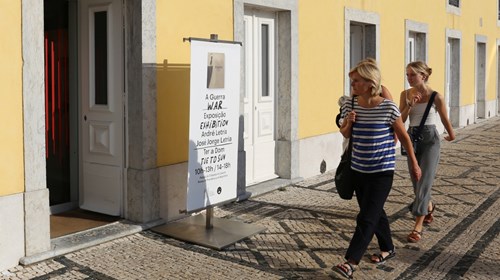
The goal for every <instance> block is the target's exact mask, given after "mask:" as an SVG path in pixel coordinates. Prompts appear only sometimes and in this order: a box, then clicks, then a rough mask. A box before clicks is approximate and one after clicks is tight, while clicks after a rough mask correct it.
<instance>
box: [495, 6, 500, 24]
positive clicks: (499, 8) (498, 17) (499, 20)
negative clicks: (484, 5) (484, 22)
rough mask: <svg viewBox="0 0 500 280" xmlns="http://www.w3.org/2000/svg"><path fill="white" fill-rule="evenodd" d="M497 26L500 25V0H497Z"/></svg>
mask: <svg viewBox="0 0 500 280" xmlns="http://www.w3.org/2000/svg"><path fill="white" fill-rule="evenodd" d="M496 7H497V26H498V27H500V0H497V6H496Z"/></svg>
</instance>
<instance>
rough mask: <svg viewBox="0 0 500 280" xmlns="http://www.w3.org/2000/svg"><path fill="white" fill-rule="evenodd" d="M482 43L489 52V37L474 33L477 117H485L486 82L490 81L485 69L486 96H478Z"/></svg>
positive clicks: (485, 86) (486, 89)
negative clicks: (479, 47) (480, 48)
mask: <svg viewBox="0 0 500 280" xmlns="http://www.w3.org/2000/svg"><path fill="white" fill-rule="evenodd" d="M479 43H481V44H484V46H485V50H486V52H487V50H488V37H486V36H485V35H480V34H476V35H474V46H475V47H474V65H475V67H476V68H475V70H474V76H475V77H476V78H475V79H474V102H475V103H476V108H477V109H476V110H475V111H476V113H475V116H474V117H475V118H483V117H484V115H485V110H486V109H485V108H486V107H485V106H486V93H487V92H488V87H487V86H488V84H487V83H486V81H488V71H485V73H484V74H485V76H484V77H482V79H481V80H483V79H484V80H483V82H484V96H478V95H479V93H478V91H477V89H478V79H479V77H477V75H478V71H479V69H478V68H477V63H478V59H479V57H478V55H479V51H478V44H479Z"/></svg>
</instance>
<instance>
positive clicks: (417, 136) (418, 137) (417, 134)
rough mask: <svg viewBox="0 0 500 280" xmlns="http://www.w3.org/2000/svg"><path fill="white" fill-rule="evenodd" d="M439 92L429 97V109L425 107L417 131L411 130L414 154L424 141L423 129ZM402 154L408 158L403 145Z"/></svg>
mask: <svg viewBox="0 0 500 280" xmlns="http://www.w3.org/2000/svg"><path fill="white" fill-rule="evenodd" d="M436 94H437V92H435V91H433V92H432V94H431V97H429V102H427V107H425V112H424V115H423V116H422V120H421V121H420V125H419V126H418V127H417V128H416V129H410V133H408V135H409V136H410V139H411V143H412V144H413V152H414V153H417V143H418V142H420V141H422V139H423V137H422V135H421V134H420V132H421V131H422V129H423V128H424V124H425V121H426V120H427V116H428V115H429V111H430V110H431V106H432V103H434V98H435V97H436ZM401 154H402V155H403V156H407V155H408V152H407V151H406V150H405V148H404V147H403V145H401Z"/></svg>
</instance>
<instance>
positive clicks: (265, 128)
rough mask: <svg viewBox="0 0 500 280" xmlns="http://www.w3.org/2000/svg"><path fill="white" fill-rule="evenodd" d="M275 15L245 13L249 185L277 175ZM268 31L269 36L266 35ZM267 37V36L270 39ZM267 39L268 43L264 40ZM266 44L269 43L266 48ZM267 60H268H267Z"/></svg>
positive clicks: (253, 12)
mask: <svg viewBox="0 0 500 280" xmlns="http://www.w3.org/2000/svg"><path fill="white" fill-rule="evenodd" d="M275 18H276V16H275V14H274V13H273V12H264V11H259V10H254V9H248V10H247V11H246V12H245V17H244V21H245V56H246V58H245V69H246V79H245V98H244V104H245V105H244V124H245V125H244V137H245V138H244V140H245V151H246V155H247V160H246V178H247V185H249V184H255V183H259V182H262V181H265V180H269V179H272V178H276V177H277V175H276V174H275V173H276V171H275V158H276V156H275V155H276V152H275V146H276V145H275V113H274V112H275V87H276V86H275V76H276V68H275V38H276V37H275V34H276V27H275V21H276V20H275ZM264 31H266V32H267V33H263V32H264ZM266 35H267V36H266ZM264 36H266V38H267V40H263V38H264ZM263 44H266V46H265V49H264V48H263ZM265 58H267V59H266V61H264V59H265Z"/></svg>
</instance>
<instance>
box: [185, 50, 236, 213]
mask: <svg viewBox="0 0 500 280" xmlns="http://www.w3.org/2000/svg"><path fill="white" fill-rule="evenodd" d="M240 51H241V46H240V45H238V44H228V43H214V42H205V41H196V40H191V83H190V85H191V93H190V94H191V96H190V118H189V163H188V190H187V209H186V210H187V211H188V212H190V211H194V210H200V209H204V208H206V207H207V206H210V205H215V204H218V203H221V202H224V201H229V200H234V199H235V198H236V195H237V193H236V192H237V185H236V184H237V170H238V125H239V115H240V113H239V112H240V110H239V107H240V104H239V102H240Z"/></svg>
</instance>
